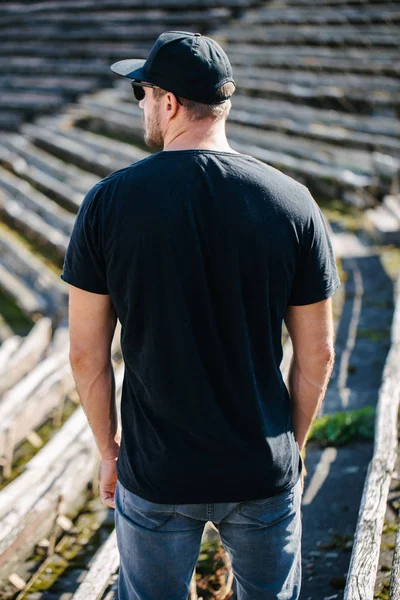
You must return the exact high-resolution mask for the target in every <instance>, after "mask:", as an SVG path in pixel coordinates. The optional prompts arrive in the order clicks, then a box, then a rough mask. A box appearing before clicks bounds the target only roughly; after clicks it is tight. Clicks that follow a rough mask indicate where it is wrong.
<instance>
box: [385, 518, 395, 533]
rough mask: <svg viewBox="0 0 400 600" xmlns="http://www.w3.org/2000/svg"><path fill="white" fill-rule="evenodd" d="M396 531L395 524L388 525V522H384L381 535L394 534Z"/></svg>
mask: <svg viewBox="0 0 400 600" xmlns="http://www.w3.org/2000/svg"><path fill="white" fill-rule="evenodd" d="M397 529H398V524H397V523H389V522H388V521H384V523H383V528H382V532H383V533H396V531H397Z"/></svg>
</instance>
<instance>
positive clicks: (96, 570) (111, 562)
mask: <svg viewBox="0 0 400 600" xmlns="http://www.w3.org/2000/svg"><path fill="white" fill-rule="evenodd" d="M118 566H119V552H118V546H117V536H116V532H115V529H114V531H113V532H112V534H111V535H110V537H109V538H108V540H107V541H106V543H105V544H103V546H102V547H101V548H100V550H99V551H98V553H97V554H96V556H95V557H94V559H93V562H92V565H91V567H90V570H89V571H88V573H87V575H86V576H85V578H84V580H83V581H82V583H81V585H80V586H79V588H78V590H77V591H76V592H75V594H74V595H73V597H72V600H100V598H101V597H102V594H103V592H104V591H105V590H106V588H107V586H108V584H109V581H110V577H111V576H112V575H113V574H114V573H115V572H116V571H117V569H118Z"/></svg>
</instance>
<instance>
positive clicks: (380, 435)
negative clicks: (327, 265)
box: [344, 277, 400, 600]
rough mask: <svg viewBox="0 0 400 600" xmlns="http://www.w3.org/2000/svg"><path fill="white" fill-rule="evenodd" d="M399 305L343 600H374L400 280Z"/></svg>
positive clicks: (397, 385) (394, 394)
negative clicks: (367, 599) (368, 599)
mask: <svg viewBox="0 0 400 600" xmlns="http://www.w3.org/2000/svg"><path fill="white" fill-rule="evenodd" d="M396 292H397V293H396V296H397V303H396V309H395V313H394V317H393V323H392V328H391V348H390V352H389V354H388V357H387V360H386V364H385V369H384V373H383V377H382V385H381V388H380V391H379V399H378V404H377V412H376V424H375V446H374V454H373V457H372V460H371V462H370V465H369V469H368V473H367V477H366V481H365V486H364V492H363V496H362V500H361V506H360V511H359V516H358V523H357V528H356V535H355V540H354V545H353V550H352V555H351V561H350V567H349V572H348V575H347V582H346V589H345V591H344V600H353V599H356V598H372V596H373V595H374V585H375V579H376V572H377V567H378V561H379V554H380V551H381V549H380V545H381V537H382V528H383V521H384V517H385V512H386V502H387V496H388V491H389V485H390V480H391V477H392V474H393V470H394V467H395V460H396V454H397V448H398V431H397V423H398V416H399V415H398V413H399V399H400V377H399V370H398V364H399V361H400V277H399V279H398V283H397V290H396ZM399 543H400V536H397V539H396V546H397V548H396V554H395V561H396V562H395V564H394V565H393V568H394V569H393V573H392V582H391V586H390V591H389V600H397V597H398V596H397V591H398V590H399V587H398V582H397V581H396V572H398V568H399V567H398V556H399V552H400V545H399Z"/></svg>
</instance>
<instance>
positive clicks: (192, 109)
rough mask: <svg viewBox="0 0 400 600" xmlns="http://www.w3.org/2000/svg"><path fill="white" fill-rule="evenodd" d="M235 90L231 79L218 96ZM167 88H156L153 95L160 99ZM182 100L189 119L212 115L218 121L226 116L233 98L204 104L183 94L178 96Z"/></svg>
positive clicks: (220, 89) (219, 90)
mask: <svg viewBox="0 0 400 600" xmlns="http://www.w3.org/2000/svg"><path fill="white" fill-rule="evenodd" d="M234 91H235V84H234V83H232V82H231V81H228V83H224V84H223V85H222V86H221V87H220V88H219V89H218V90H217V97H219V98H224V97H226V96H231V95H232V94H233V93H234ZM166 93H167V90H164V89H161V88H154V89H153V95H154V98H155V100H160V98H162V97H163V96H165V94H166ZM177 98H178V99H179V100H180V102H181V104H182V105H183V106H184V107H185V108H186V110H187V112H188V114H189V119H190V120H191V121H199V120H201V119H207V118H210V117H212V118H213V119H215V120H216V121H219V120H220V119H223V118H226V117H227V116H228V114H229V111H230V109H231V106H232V104H231V100H230V98H228V99H227V100H224V101H223V102H220V103H219V104H204V102H197V101H195V100H189V99H188V98H183V97H182V96H177Z"/></svg>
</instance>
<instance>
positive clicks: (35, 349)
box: [0, 317, 52, 396]
mask: <svg viewBox="0 0 400 600" xmlns="http://www.w3.org/2000/svg"><path fill="white" fill-rule="evenodd" d="M51 337H52V322H51V319H50V318H49V317H42V318H41V319H39V320H38V321H37V322H36V323H35V325H34V326H33V328H32V329H31V331H30V332H29V334H28V335H27V336H26V337H25V338H24V339H23V340H22V342H21V343H20V344H19V347H18V349H16V350H15V351H14V352H13V354H12V356H11V357H10V358H9V359H8V360H7V369H6V370H2V376H1V380H0V396H1V394H4V392H6V391H7V390H9V389H10V388H11V387H12V386H13V385H15V384H16V383H17V382H18V380H19V379H21V378H22V377H23V376H24V375H26V374H27V373H28V372H29V371H31V370H32V369H33V368H35V367H36V365H37V364H38V363H39V362H40V360H41V359H42V358H43V356H44V354H45V352H46V350H47V349H48V347H49V344H50V341H51Z"/></svg>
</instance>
